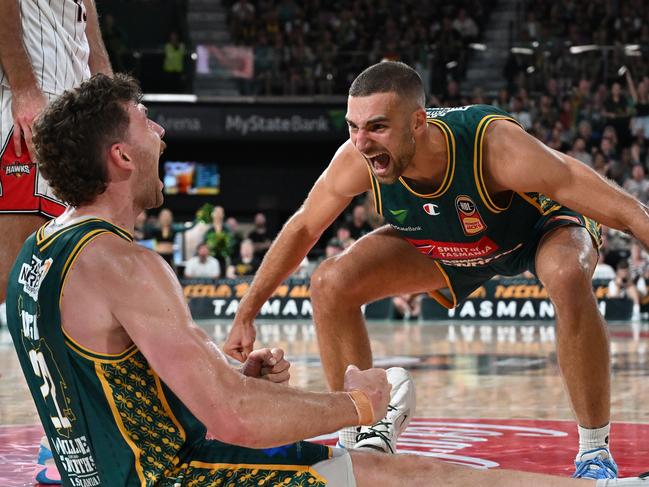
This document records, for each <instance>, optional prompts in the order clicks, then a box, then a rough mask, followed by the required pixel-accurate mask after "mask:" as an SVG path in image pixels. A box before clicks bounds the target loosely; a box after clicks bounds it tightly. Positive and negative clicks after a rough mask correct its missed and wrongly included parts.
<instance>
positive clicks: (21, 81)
mask: <svg viewBox="0 0 649 487" xmlns="http://www.w3.org/2000/svg"><path fill="white" fill-rule="evenodd" d="M0 62H2V68H3V69H4V72H5V75H6V76H7V78H8V80H9V86H11V89H12V91H20V90H25V91H29V90H37V91H40V89H39V87H38V84H37V82H36V76H34V71H33V70H32V63H31V61H30V59H29V56H28V55H27V51H25V46H24V45H23V31H22V21H21V18H20V8H19V6H18V1H17V0H3V1H2V2H0Z"/></svg>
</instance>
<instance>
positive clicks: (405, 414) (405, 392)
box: [338, 367, 416, 453]
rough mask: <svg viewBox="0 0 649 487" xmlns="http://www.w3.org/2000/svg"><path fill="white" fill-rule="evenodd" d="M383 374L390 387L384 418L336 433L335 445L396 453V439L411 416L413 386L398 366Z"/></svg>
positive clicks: (413, 398) (412, 409)
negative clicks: (385, 375)
mask: <svg viewBox="0 0 649 487" xmlns="http://www.w3.org/2000/svg"><path fill="white" fill-rule="evenodd" d="M386 374H387V379H388V382H389V383H390V384H391V385H392V391H391V392H390V404H389V405H388V413H387V415H386V417H385V418H383V419H382V420H380V421H378V422H376V423H374V424H373V425H372V426H357V427H355V428H344V429H343V430H341V431H340V434H339V440H338V446H342V447H344V448H354V449H356V448H371V449H374V450H379V451H382V452H385V453H396V451H397V438H399V435H400V434H401V433H403V431H404V430H405V429H406V427H407V426H408V424H409V423H410V419H411V418H412V415H413V414H415V405H416V396H415V384H414V382H413V381H412V378H411V377H410V374H408V372H407V371H406V370H405V369H402V368H401V367H392V368H389V369H388V370H387V371H386Z"/></svg>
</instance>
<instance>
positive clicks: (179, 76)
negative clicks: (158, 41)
mask: <svg viewBox="0 0 649 487" xmlns="http://www.w3.org/2000/svg"><path fill="white" fill-rule="evenodd" d="M186 54H187V50H186V49H185V44H183V43H182V42H180V37H179V36H178V32H176V31H172V32H170V33H169V39H168V40H167V42H166V43H165V46H164V61H163V64H162V72H163V73H164V77H165V91H167V92H168V93H182V92H184V91H185V55H186Z"/></svg>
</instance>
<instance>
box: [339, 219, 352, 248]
mask: <svg viewBox="0 0 649 487" xmlns="http://www.w3.org/2000/svg"><path fill="white" fill-rule="evenodd" d="M336 239H337V240H338V241H339V242H340V244H341V245H342V247H343V249H346V248H347V247H349V246H350V245H351V244H353V243H354V239H353V238H352V233H351V231H350V229H349V226H348V225H347V224H345V223H341V224H340V225H338V227H337V228H336Z"/></svg>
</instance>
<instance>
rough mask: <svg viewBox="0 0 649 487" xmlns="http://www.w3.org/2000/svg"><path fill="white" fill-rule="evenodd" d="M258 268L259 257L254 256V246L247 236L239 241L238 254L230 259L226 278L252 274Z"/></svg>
mask: <svg viewBox="0 0 649 487" xmlns="http://www.w3.org/2000/svg"><path fill="white" fill-rule="evenodd" d="M258 268H259V259H257V257H255V247H254V244H253V242H252V240H250V239H249V238H247V239H245V240H244V241H243V242H241V245H240V246H239V256H238V257H235V258H234V259H232V263H231V264H230V265H229V266H228V269H227V272H226V276H227V277H228V279H235V278H237V277H245V276H254V275H255V272H257V269H258Z"/></svg>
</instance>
